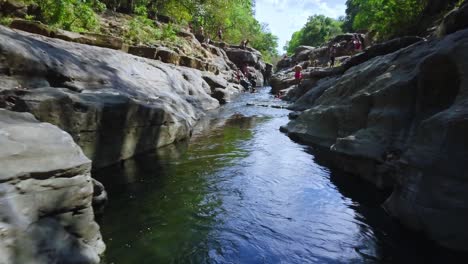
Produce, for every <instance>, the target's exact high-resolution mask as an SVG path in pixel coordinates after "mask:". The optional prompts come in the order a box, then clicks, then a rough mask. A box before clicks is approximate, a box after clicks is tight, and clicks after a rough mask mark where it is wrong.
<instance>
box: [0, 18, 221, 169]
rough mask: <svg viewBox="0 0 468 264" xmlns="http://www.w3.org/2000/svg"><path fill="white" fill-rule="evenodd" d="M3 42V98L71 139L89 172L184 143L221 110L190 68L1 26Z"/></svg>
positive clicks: (0, 62) (0, 57) (0, 75)
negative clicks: (208, 115)
mask: <svg viewBox="0 0 468 264" xmlns="http://www.w3.org/2000/svg"><path fill="white" fill-rule="evenodd" d="M0 37H1V38H2V41H1V42H0V50H1V53H0V69H1V70H0V91H2V90H3V92H2V95H0V97H2V96H3V97H4V98H5V97H9V98H10V99H12V97H13V99H12V100H13V101H14V102H13V105H10V106H9V108H10V109H14V110H16V111H28V112H31V113H33V114H34V115H35V116H36V117H37V118H38V119H39V120H41V121H44V122H50V123H53V124H56V125H57V126H59V127H60V128H62V129H63V130H65V131H67V132H69V133H70V134H71V135H72V136H73V138H74V139H75V140H76V142H77V143H78V144H79V145H80V146H81V147H82V148H83V150H84V152H85V154H86V155H87V156H88V157H89V158H91V159H92V160H93V168H101V167H104V166H107V165H110V164H113V163H116V162H119V161H120V160H122V159H127V158H129V157H132V156H133V155H136V154H138V153H143V152H146V151H149V150H151V149H154V148H156V147H160V146H163V145H167V144H171V143H172V142H174V141H177V140H180V139H183V138H186V137H188V136H189V135H190V133H191V130H192V127H193V125H194V124H195V123H196V122H197V120H198V119H199V118H200V117H201V116H202V115H203V114H204V112H206V111H207V110H210V109H214V108H217V107H218V106H219V102H218V100H216V99H215V98H213V97H212V93H213V92H212V90H211V88H210V86H209V85H208V83H207V82H206V81H204V80H203V78H202V73H201V72H200V71H198V70H195V69H191V68H185V67H176V66H173V65H170V64H165V63H162V62H160V61H155V60H149V59H145V58H140V57H135V56H132V55H129V54H126V53H123V52H121V51H115V50H110V49H104V48H98V47H93V46H88V45H82V44H76V43H70V42H65V41H62V40H59V39H50V38H46V37H43V36H38V35H33V34H29V33H25V32H19V31H18V32H15V31H13V30H10V29H7V28H5V27H0ZM18 88H22V89H18ZM24 89H26V90H24ZM1 101H2V99H1V98H0V104H1V103H2V102H1Z"/></svg>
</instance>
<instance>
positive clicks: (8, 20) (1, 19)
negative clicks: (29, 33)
mask: <svg viewBox="0 0 468 264" xmlns="http://www.w3.org/2000/svg"><path fill="white" fill-rule="evenodd" d="M11 22H13V18H11V17H7V16H6V17H0V25H4V26H9V25H10V24H11Z"/></svg>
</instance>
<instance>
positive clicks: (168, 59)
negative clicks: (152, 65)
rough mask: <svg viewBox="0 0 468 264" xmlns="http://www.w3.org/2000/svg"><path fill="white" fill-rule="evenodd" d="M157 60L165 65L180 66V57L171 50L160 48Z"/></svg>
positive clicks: (157, 52)
mask: <svg viewBox="0 0 468 264" xmlns="http://www.w3.org/2000/svg"><path fill="white" fill-rule="evenodd" d="M156 59H158V60H160V61H162V62H165V63H171V64H174V65H179V61H180V56H179V55H178V54H177V52H175V51H173V50H171V49H168V48H165V47H159V48H158V50H157V51H156Z"/></svg>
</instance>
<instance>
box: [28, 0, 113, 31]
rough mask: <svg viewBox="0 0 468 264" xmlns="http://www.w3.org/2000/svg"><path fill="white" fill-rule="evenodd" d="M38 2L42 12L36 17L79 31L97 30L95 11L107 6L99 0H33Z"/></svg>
mask: <svg viewBox="0 0 468 264" xmlns="http://www.w3.org/2000/svg"><path fill="white" fill-rule="evenodd" d="M26 2H29V3H34V4H37V6H38V7H39V10H40V13H39V14H38V15H37V17H36V19H39V20H41V21H42V22H44V23H46V24H48V25H51V26H54V27H57V28H63V29H66V30H72V31H77V32H82V31H97V30H98V29H99V21H98V18H97V16H96V13H95V11H102V10H103V9H104V8H105V6H104V5H103V4H102V3H100V2H99V1H97V0H96V1H82V0H31V1H26Z"/></svg>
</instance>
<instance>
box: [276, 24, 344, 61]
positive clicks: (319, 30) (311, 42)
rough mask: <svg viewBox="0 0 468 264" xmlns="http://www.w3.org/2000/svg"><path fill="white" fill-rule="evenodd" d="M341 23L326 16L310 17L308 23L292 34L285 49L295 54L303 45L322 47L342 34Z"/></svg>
mask: <svg viewBox="0 0 468 264" xmlns="http://www.w3.org/2000/svg"><path fill="white" fill-rule="evenodd" d="M341 23H342V22H340V21H338V20H336V19H333V18H330V17H326V16H324V15H314V16H310V17H309V18H308V20H307V23H306V24H305V25H304V26H303V27H302V28H301V29H300V30H299V31H296V32H294V33H293V34H292V36H291V40H290V41H288V43H287V44H286V46H285V47H284V49H285V50H286V51H287V52H288V54H292V53H294V51H295V50H296V48H297V47H299V46H301V45H307V46H320V45H322V44H323V43H325V42H326V41H328V40H329V39H331V38H333V37H334V36H336V35H338V34H340V33H342V30H341Z"/></svg>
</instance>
